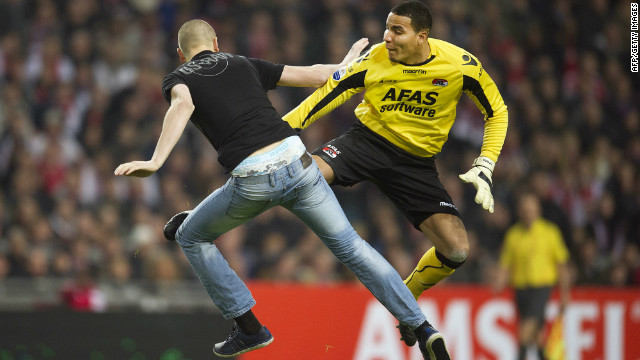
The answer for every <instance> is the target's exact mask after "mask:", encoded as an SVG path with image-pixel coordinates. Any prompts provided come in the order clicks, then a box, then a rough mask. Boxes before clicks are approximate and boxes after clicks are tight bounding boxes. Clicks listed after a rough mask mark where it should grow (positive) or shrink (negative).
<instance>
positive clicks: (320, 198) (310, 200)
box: [295, 169, 332, 208]
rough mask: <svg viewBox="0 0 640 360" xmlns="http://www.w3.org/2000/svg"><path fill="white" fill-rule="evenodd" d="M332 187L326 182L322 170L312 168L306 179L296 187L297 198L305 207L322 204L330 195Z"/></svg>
mask: <svg viewBox="0 0 640 360" xmlns="http://www.w3.org/2000/svg"><path fill="white" fill-rule="evenodd" d="M330 191H332V190H331V188H329V186H328V185H326V184H325V182H324V180H323V178H322V173H321V172H320V170H317V169H316V171H313V170H310V171H309V173H308V174H305V179H303V181H302V182H301V183H300V184H299V185H298V186H297V187H296V188H295V192H296V198H297V199H298V201H299V202H300V203H301V204H303V205H304V206H305V207H308V208H313V207H316V206H320V205H321V204H322V203H323V202H324V201H325V200H326V198H327V197H328V196H329V193H330Z"/></svg>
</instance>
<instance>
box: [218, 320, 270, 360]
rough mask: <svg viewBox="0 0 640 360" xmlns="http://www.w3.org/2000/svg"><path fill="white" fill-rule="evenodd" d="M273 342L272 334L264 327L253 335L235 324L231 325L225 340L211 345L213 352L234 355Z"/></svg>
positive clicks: (225, 355)
mask: <svg viewBox="0 0 640 360" xmlns="http://www.w3.org/2000/svg"><path fill="white" fill-rule="evenodd" d="M272 342H273V336H272V335H271V333H270V332H269V330H268V329H267V328H266V327H264V326H263V327H262V329H260V331H258V332H257V333H256V334H253V335H247V334H245V333H243V332H242V331H241V330H240V329H239V328H238V326H237V325H233V328H232V329H231V335H229V337H228V338H227V340H225V341H223V342H220V343H217V344H215V345H214V346H213V353H214V354H216V355H217V356H220V357H234V356H238V355H240V354H244V353H246V352H249V351H251V350H256V349H260V348H263V347H265V346H267V345H269V344H271V343H272Z"/></svg>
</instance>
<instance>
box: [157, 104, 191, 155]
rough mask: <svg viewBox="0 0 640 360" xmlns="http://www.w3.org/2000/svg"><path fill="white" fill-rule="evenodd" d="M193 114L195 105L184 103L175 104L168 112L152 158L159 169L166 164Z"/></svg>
mask: <svg viewBox="0 0 640 360" xmlns="http://www.w3.org/2000/svg"><path fill="white" fill-rule="evenodd" d="M192 113H193V105H191V104H187V103H184V102H174V103H172V105H171V107H169V110H167V113H166V115H165V117H164V122H163V124H162V133H161V134H160V138H159V139H158V143H157V145H156V149H155V151H154V152H153V156H152V157H151V161H152V162H153V163H154V164H156V165H157V166H158V167H160V166H162V164H164V162H165V161H166V160H167V157H169V154H170V153H171V150H173V148H174V147H175V146H176V144H177V143H178V140H180V136H182V132H183V131H184V128H185V127H186V126H187V122H188V121H189V118H190V117H191V114H192Z"/></svg>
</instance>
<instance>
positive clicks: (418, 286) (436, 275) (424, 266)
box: [404, 247, 462, 300]
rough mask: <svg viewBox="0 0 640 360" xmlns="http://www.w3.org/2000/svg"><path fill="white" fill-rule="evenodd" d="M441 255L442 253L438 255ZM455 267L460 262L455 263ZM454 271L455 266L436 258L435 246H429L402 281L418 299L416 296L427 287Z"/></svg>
mask: <svg viewBox="0 0 640 360" xmlns="http://www.w3.org/2000/svg"><path fill="white" fill-rule="evenodd" d="M440 256H442V255H440ZM455 265H456V266H455V267H456V268H457V267H458V266H460V265H462V263H460V264H455ZM454 271H455V268H452V267H449V266H447V265H445V264H443V263H442V261H440V259H438V256H437V255H436V248H435V247H431V249H429V250H428V251H427V252H426V253H425V254H424V255H422V259H420V261H419V262H418V265H417V266H416V268H415V270H413V272H412V273H411V275H409V277H407V278H406V279H405V281H404V283H405V284H406V285H407V287H408V288H409V290H411V293H412V294H413V297H415V298H416V300H418V297H420V295H421V294H422V293H423V292H424V291H425V290H427V289H429V288H430V287H432V286H433V285H435V284H437V283H438V281H440V280H442V279H444V278H446V277H447V276H449V275H451V274H452V273H453V272H454Z"/></svg>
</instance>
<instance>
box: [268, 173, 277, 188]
mask: <svg viewBox="0 0 640 360" xmlns="http://www.w3.org/2000/svg"><path fill="white" fill-rule="evenodd" d="M269 184H271V187H275V186H276V173H275V172H272V173H270V174H269Z"/></svg>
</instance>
